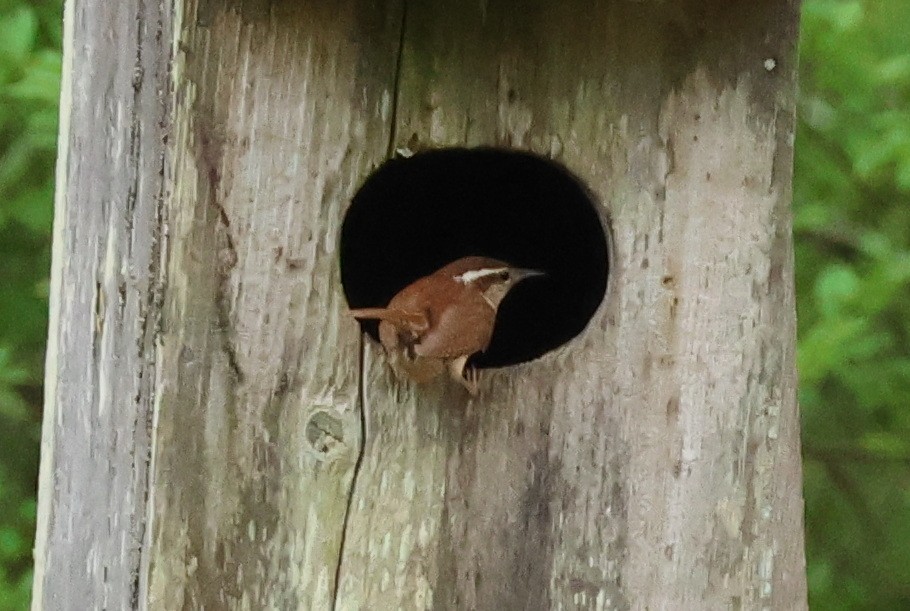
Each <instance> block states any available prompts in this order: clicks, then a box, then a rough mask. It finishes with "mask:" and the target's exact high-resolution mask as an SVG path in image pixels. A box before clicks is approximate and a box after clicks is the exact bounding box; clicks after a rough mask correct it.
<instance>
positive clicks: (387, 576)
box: [340, 2, 806, 609]
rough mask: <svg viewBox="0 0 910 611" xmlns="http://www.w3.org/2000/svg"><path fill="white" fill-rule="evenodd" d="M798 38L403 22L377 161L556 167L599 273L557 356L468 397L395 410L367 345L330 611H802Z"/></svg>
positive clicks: (660, 28) (428, 13)
mask: <svg viewBox="0 0 910 611" xmlns="http://www.w3.org/2000/svg"><path fill="white" fill-rule="evenodd" d="M795 19H796V10H795V6H794V5H793V4H791V3H788V2H772V3H765V5H763V7H762V8H760V9H758V8H754V7H747V6H746V3H712V2H690V3H687V4H686V5H685V6H684V7H678V6H677V7H676V8H670V7H668V6H666V5H658V4H657V3H624V2H599V3H580V2H579V3H574V2H563V3H543V2H534V3H529V4H525V5H523V6H522V9H521V10H520V11H516V10H515V6H514V5H509V4H508V3H500V4H494V3H482V4H480V5H465V4H463V3H455V2H442V3H438V2H437V3H433V4H432V5H430V4H427V3H409V4H408V7H407V20H406V31H405V38H404V40H405V44H404V55H403V63H402V75H401V80H400V83H399V96H400V97H399V103H398V120H397V129H396V134H397V139H396V143H397V146H399V147H405V146H408V147H411V148H418V149H419V148H422V147H426V148H432V147H439V146H461V145H468V146H471V145H481V144H493V145H497V146H502V147H511V148H517V149H521V150H531V151H534V152H537V153H540V154H543V155H549V156H552V157H553V158H554V159H555V160H558V161H560V162H562V163H564V164H565V165H567V166H568V167H569V168H570V169H571V170H572V171H574V172H576V173H577V174H578V175H579V176H580V177H581V178H582V179H583V180H584V181H585V183H586V184H587V186H588V187H590V188H591V189H592V191H593V192H594V194H595V196H596V197H597V199H598V200H599V201H600V202H602V205H603V208H602V209H601V217H602V219H603V221H604V224H605V225H611V226H612V230H613V234H614V236H613V237H614V251H615V257H614V258H615V261H614V265H613V274H614V277H613V278H612V279H611V285H612V286H611V289H610V291H609V296H608V299H607V301H605V303H604V304H603V305H602V307H601V308H600V310H599V311H598V313H597V314H596V315H595V317H594V319H593V320H592V321H591V322H590V324H589V325H588V328H587V329H586V331H585V332H584V333H583V334H582V335H581V336H580V337H578V338H576V339H575V340H573V341H572V342H570V343H569V344H568V345H566V346H564V347H563V348H561V349H559V350H557V351H555V352H554V353H551V354H549V355H546V356H545V357H543V358H541V359H539V360H538V361H536V362H532V363H528V364H526V365H522V366H519V367H515V368H512V369H510V370H503V371H498V372H495V373H492V375H490V374H488V375H487V380H486V382H485V384H484V385H483V386H482V390H481V395H480V397H479V398H478V399H476V400H473V401H472V400H469V399H468V398H467V397H466V396H465V395H464V394H463V393H459V391H458V389H457V388H444V389H436V390H433V391H423V390H417V389H414V388H398V387H396V386H395V383H394V381H392V379H391V378H389V377H388V375H387V374H386V372H385V366H384V358H383V357H382V355H381V354H378V352H377V351H376V350H374V349H373V347H371V349H370V350H369V351H368V360H369V361H370V369H369V370H368V374H367V380H366V386H365V396H366V403H365V406H366V409H367V415H368V418H369V422H370V427H369V428H370V429H371V430H372V431H373V433H372V434H371V435H370V436H369V437H368V438H367V451H366V455H365V460H364V463H363V467H362V471H361V473H360V474H359V475H358V478H357V488H356V491H355V493H356V496H355V498H356V499H357V500H358V502H357V503H355V505H354V508H355V510H356V511H354V512H353V513H352V517H351V523H350V528H349V532H348V535H347V536H348V539H347V545H346V547H345V552H346V556H345V558H344V560H343V564H342V567H343V569H344V570H343V573H342V578H343V582H342V595H343V596H342V598H341V599H340V600H341V601H342V603H343V606H344V607H345V608H358V607H360V606H361V605H362V604H364V601H371V602H374V601H376V602H377V603H378V607H379V608H395V607H403V608H424V607H426V608H430V607H432V608H477V609H494V608H505V609H529V608H533V609H537V608H540V609H546V608H553V609H560V608H591V609H604V608H611V609H626V608H634V609H648V608H650V609H655V608H658V609H664V608H761V607H767V608H788V609H789V608H799V607H805V604H806V600H805V581H804V579H805V578H804V568H803V564H804V559H803V551H802V533H801V528H800V521H801V516H802V509H801V491H800V486H801V480H800V470H799V459H798V456H797V454H798V420H797V416H796V402H795V375H794V341H795V336H794V324H793V323H794V305H793V284H792V249H791V245H790V225H789V211H788V210H789V193H790V163H791V159H792V157H791V155H792V151H791V146H792V129H793V118H792V117H793V95H794V87H793V75H794V70H795V65H794V61H795V59H794V55H793V45H794V43H795ZM721 24H722V26H721ZM768 58H773V59H774V64H775V67H774V68H773V70H770V71H769V70H768V69H767V68H766V67H765V60H766V59H768ZM784 533H787V534H784Z"/></svg>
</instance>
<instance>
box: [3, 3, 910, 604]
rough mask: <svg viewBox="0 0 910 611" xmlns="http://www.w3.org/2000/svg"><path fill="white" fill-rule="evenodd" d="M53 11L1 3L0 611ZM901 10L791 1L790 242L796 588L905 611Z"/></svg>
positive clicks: (25, 429)
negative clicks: (797, 89)
mask: <svg viewBox="0 0 910 611" xmlns="http://www.w3.org/2000/svg"><path fill="white" fill-rule="evenodd" d="M60 13H61V6H60V0H29V1H25V0H0V279H2V286H3V291H2V293H0V611H6V610H14V609H25V608H26V607H27V604H28V600H29V593H30V592H29V590H30V582H31V568H30V565H31V547H32V540H33V536H34V535H33V533H34V528H35V517H34V516H35V499H34V491H35V483H36V477H37V464H38V442H39V428H40V420H41V417H40V416H41V400H42V395H41V382H42V365H43V352H44V337H45V333H46V324H47V320H46V317H47V284H48V281H47V276H48V270H49V266H50V255H49V249H50V241H51V240H50V238H51V223H52V208H53V201H52V200H53V169H54V158H55V145H56V130H57V98H58V93H59V84H58V81H59V77H60V46H61V17H60ZM908 24H910V2H908V1H907V0H805V2H804V7H803V21H802V32H803V33H802V44H801V55H802V58H801V61H802V68H801V75H800V80H801V94H800V104H799V119H800V122H799V131H798V135H797V143H796V178H795V185H794V210H795V219H794V225H795V226H794V230H795V235H796V262H797V291H798V309H799V368H800V382H801V386H800V401H801V405H802V414H803V438H804V454H805V459H806V460H805V496H806V521H807V545H808V561H809V566H808V570H809V587H810V596H811V602H812V605H813V607H814V608H818V609H870V610H871V609H875V610H881V609H910V410H908V409H907V408H908V405H907V404H908V399H910V307H908V306H907V305H905V304H908V303H910V35H908V31H910V25H908Z"/></svg>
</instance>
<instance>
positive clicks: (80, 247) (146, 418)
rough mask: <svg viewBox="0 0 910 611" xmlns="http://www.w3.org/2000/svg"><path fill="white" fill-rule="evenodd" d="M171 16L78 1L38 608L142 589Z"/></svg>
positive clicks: (142, 7) (65, 106)
mask: <svg viewBox="0 0 910 611" xmlns="http://www.w3.org/2000/svg"><path fill="white" fill-rule="evenodd" d="M171 22H172V13H171V11H170V8H169V7H168V6H167V5H166V4H164V3H162V4H158V3H145V2H139V1H138V0H124V1H123V2H72V1H71V2H67V3H66V15H65V28H64V32H65V36H64V38H65V42H64V66H63V83H62V87H61V91H62V96H61V104H60V107H61V112H60V146H59V148H60V154H59V158H58V163H57V195H56V211H55V220H54V244H53V269H52V272H51V313H50V333H49V337H48V352H47V373H46V384H45V407H44V426H43V438H42V443H41V475H40V484H39V487H40V494H39V507H38V533H37V541H36V545H35V580H34V596H33V607H34V608H35V609H91V608H98V609H126V608H130V607H131V606H133V605H134V604H135V602H136V601H137V599H138V598H139V597H140V592H141V591H142V589H143V588H144V584H143V583H142V582H143V574H144V565H145V563H146V562H147V561H148V546H147V539H146V535H147V528H146V526H147V521H146V504H147V496H148V494H149V485H148V477H149V461H150V456H151V435H152V413H153V406H152V403H153V401H154V399H155V396H156V393H155V385H156V375H157V361H158V328H159V323H160V312H161V308H160V300H161V294H162V285H161V280H162V279H161V277H160V260H161V256H162V253H161V244H162V242H161V238H162V235H161V227H162V219H161V202H162V199H163V197H164V191H165V180H164V139H165V135H166V130H167V124H168V122H169V112H170V106H169V103H168V100H169V97H168V95H167V93H168V88H169V85H168V65H169V61H170V53H169V48H170V40H171V34H170V32H171Z"/></svg>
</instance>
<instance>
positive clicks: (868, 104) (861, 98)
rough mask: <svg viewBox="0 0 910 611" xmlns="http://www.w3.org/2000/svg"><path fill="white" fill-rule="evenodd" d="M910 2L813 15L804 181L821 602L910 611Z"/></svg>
mask: <svg viewBox="0 0 910 611" xmlns="http://www.w3.org/2000/svg"><path fill="white" fill-rule="evenodd" d="M907 23H910V3H908V2H905V1H904V0H863V1H860V0H852V1H844V0H805V2H804V4H803V23H802V28H803V29H802V41H801V52H802V63H801V73H800V81H801V88H802V91H801V95H800V106H799V119H800V123H799V126H798V130H797V144H796V175H795V179H794V231H795V236H796V263H797V304H798V306H797V307H798V315H799V368H800V371H799V373H800V403H801V407H802V414H803V447H804V452H805V456H806V465H805V495H806V523H807V533H806V534H807V546H808V563H809V567H808V568H809V586H810V603H811V604H812V606H813V607H815V608H819V609H851V610H852V609H905V608H910V544H908V543H910V410H908V407H910V406H908V402H910V393H908V389H910V308H908V307H907V305H905V304H907V303H910V112H908V108H910V38H908V37H907V34H906V32H907V26H906V24H907Z"/></svg>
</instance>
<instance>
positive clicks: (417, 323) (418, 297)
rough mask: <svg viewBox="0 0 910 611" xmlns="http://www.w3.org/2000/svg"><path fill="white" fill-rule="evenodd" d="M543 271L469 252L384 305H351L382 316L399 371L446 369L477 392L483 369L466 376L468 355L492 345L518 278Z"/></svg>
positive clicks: (425, 373) (382, 333) (420, 373)
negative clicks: (502, 307)
mask: <svg viewBox="0 0 910 611" xmlns="http://www.w3.org/2000/svg"><path fill="white" fill-rule="evenodd" d="M541 275H543V272H539V271H537V270H533V269H522V268H518V267H512V266H510V265H509V264H508V263H504V262H502V261H498V260H496V259H490V258H487V257H464V258H463V259H458V260H457V261H453V262H452V263H449V264H448V265H446V266H445V267H443V268H442V269H439V270H437V271H436V272H434V273H432V274H430V275H429V276H425V277H423V278H420V279H419V280H416V281H415V282H413V283H412V284H410V285H408V286H406V287H405V288H404V289H402V290H401V292H399V293H398V294H397V295H395V296H394V297H393V298H392V300H391V301H389V304H388V305H387V306H386V307H384V308H364V309H358V310H351V314H353V316H354V317H355V318H366V319H378V320H379V321H380V322H379V341H380V342H382V345H383V347H384V348H385V350H386V354H388V356H389V360H390V363H391V365H392V369H393V370H394V371H395V373H396V374H398V375H399V376H404V377H407V378H409V379H411V380H414V381H415V382H417V383H421V382H426V381H429V380H431V379H433V378H435V377H437V376H438V375H440V374H441V373H443V372H444V371H445V370H448V372H449V374H450V375H451V376H452V378H454V379H455V380H457V381H458V382H459V383H460V384H462V385H463V386H464V387H465V388H467V389H468V392H470V393H471V395H472V396H473V395H476V394H477V383H478V375H477V372H476V370H474V369H473V368H472V369H471V370H470V371H469V372H468V375H467V377H466V376H465V365H467V362H468V359H469V358H471V356H472V355H474V354H476V353H477V352H483V351H484V350H486V349H487V346H489V345H490V338H491V337H492V336H493V327H494V324H495V322H496V312H497V310H498V309H499V304H500V303H502V300H503V298H504V297H505V296H506V293H508V292H509V290H510V289H511V288H512V287H514V286H515V285H516V284H518V283H519V282H521V281H522V280H524V279H525V278H530V277H532V276H541Z"/></svg>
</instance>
